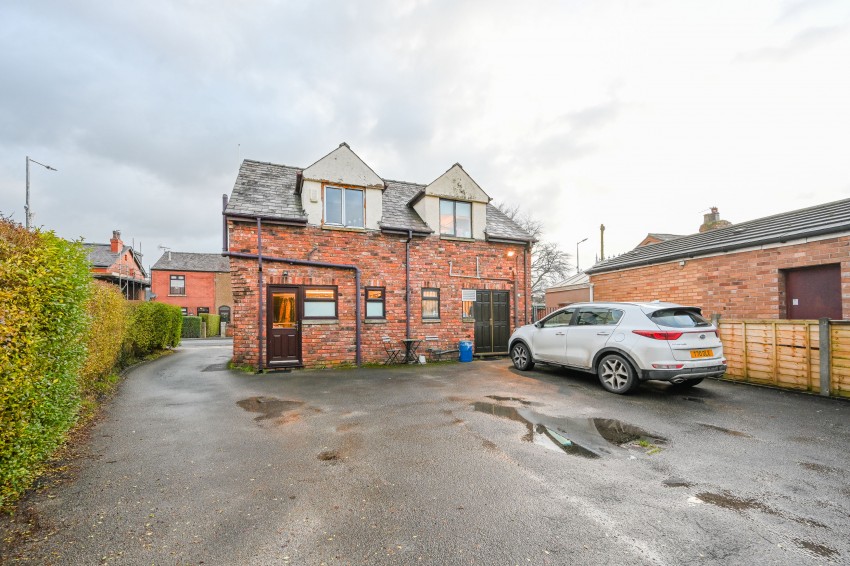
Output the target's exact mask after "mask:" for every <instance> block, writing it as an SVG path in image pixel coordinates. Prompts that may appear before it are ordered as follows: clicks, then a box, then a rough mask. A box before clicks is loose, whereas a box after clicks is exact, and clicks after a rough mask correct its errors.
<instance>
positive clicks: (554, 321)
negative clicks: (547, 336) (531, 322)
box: [543, 309, 576, 328]
mask: <svg viewBox="0 0 850 566" xmlns="http://www.w3.org/2000/svg"><path fill="white" fill-rule="evenodd" d="M574 312H576V310H575V309H567V310H565V311H561V312H558V313H555V314H553V315H552V316H550V317H549V318H547V319H546V320H544V321H543V328H555V327H558V326H569V324H570V321H571V320H572V318H573V313H574Z"/></svg>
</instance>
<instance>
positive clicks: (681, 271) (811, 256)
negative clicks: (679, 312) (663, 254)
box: [590, 237, 850, 319]
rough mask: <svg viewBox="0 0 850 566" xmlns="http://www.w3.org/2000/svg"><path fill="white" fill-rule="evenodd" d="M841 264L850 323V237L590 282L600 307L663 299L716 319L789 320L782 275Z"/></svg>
mask: <svg viewBox="0 0 850 566" xmlns="http://www.w3.org/2000/svg"><path fill="white" fill-rule="evenodd" d="M835 263H840V264H841V274H842V275H841V288H842V309H843V311H842V312H843V317H844V318H845V319H848V318H850V237H841V238H830V239H824V240H820V241H814V242H807V243H801V244H794V245H781V246H773V247H767V248H765V249H758V250H752V251H742V252H731V253H727V254H723V255H718V256H713V257H704V258H697V259H688V260H686V261H685V262H684V265H680V262H679V261H673V262H670V263H664V264H659V265H651V266H647V267H639V268H634V269H624V270H622V271H616V272H611V273H599V274H593V275H591V276H590V281H591V283H592V284H593V298H594V300H596V301H651V300H654V299H660V300H662V301H670V302H674V303H681V304H687V305H694V306H699V307H702V309H703V313H704V314H706V315H708V316H710V315H712V314H720V315H721V316H723V317H726V318H785V316H786V313H785V310H786V306H785V288H784V286H785V284H784V276H783V273H782V270H784V269H793V268H801V267H811V266H815V265H824V264H835Z"/></svg>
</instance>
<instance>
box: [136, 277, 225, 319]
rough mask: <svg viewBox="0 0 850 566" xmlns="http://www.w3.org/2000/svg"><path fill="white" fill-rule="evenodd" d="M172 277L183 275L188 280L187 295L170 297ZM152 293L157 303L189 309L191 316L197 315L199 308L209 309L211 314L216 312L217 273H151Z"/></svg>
mask: <svg viewBox="0 0 850 566" xmlns="http://www.w3.org/2000/svg"><path fill="white" fill-rule="evenodd" d="M171 275H183V276H184V277H185V278H186V295H169V290H170V287H171ZM151 291H152V292H153V293H154V294H155V295H156V299H155V300H156V301H157V302H160V303H167V304H169V305H176V306H178V307H187V308H188V309H189V314H191V315H194V314H197V312H198V311H197V309H198V307H207V308H208V309H210V313H212V314H218V312H217V311H216V302H215V301H216V293H215V273H213V272H204V271H163V270H159V269H157V270H153V271H151Z"/></svg>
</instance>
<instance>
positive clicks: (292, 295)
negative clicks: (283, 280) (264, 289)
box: [266, 287, 301, 366]
mask: <svg viewBox="0 0 850 566" xmlns="http://www.w3.org/2000/svg"><path fill="white" fill-rule="evenodd" d="M266 311H267V315H266V318H267V319H268V328H267V334H266V335H267V336H268V339H267V342H268V346H267V351H268V365H269V366H286V365H299V364H300V363H301V316H300V312H301V293H300V289H299V288H298V287H269V295H268V302H267V303H266Z"/></svg>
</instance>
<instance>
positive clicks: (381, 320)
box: [363, 318, 387, 324]
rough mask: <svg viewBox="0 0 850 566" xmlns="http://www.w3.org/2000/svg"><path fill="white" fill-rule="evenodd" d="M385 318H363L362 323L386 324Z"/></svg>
mask: <svg viewBox="0 0 850 566" xmlns="http://www.w3.org/2000/svg"><path fill="white" fill-rule="evenodd" d="M386 323H387V319H385V318H364V319H363V324H386Z"/></svg>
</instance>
